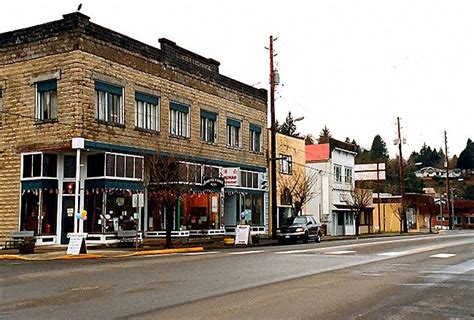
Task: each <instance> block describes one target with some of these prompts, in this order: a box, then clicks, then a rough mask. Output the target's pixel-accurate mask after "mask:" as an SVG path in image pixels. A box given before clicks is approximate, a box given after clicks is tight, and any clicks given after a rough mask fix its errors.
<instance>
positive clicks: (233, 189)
mask: <svg viewBox="0 0 474 320" xmlns="http://www.w3.org/2000/svg"><path fill="white" fill-rule="evenodd" d="M224 192H228V193H230V192H231V193H237V192H240V193H252V194H264V193H265V192H266V191H264V190H257V189H238V188H224Z"/></svg>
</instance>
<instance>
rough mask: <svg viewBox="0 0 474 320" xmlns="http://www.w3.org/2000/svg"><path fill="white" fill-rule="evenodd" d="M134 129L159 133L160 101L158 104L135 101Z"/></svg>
mask: <svg viewBox="0 0 474 320" xmlns="http://www.w3.org/2000/svg"><path fill="white" fill-rule="evenodd" d="M135 127H137V128H141V129H145V130H150V131H157V132H159V131H160V100H158V104H153V103H150V102H146V101H142V100H139V99H135Z"/></svg>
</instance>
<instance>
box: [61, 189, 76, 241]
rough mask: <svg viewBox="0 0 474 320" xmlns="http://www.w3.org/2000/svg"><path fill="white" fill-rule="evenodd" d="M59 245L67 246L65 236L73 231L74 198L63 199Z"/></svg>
mask: <svg viewBox="0 0 474 320" xmlns="http://www.w3.org/2000/svg"><path fill="white" fill-rule="evenodd" d="M61 220H62V224H61V226H62V227H61V244H67V243H68V242H69V241H68V238H67V234H68V233H69V232H73V231H74V197H63V212H62V219H61Z"/></svg>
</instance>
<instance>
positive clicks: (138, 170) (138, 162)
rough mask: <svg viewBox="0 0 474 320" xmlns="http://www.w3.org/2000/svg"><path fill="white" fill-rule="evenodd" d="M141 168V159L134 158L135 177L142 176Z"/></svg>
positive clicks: (139, 177)
mask: <svg viewBox="0 0 474 320" xmlns="http://www.w3.org/2000/svg"><path fill="white" fill-rule="evenodd" d="M142 170H143V159H142V158H135V178H136V179H141V178H142Z"/></svg>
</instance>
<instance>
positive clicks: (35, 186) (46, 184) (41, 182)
mask: <svg viewBox="0 0 474 320" xmlns="http://www.w3.org/2000/svg"><path fill="white" fill-rule="evenodd" d="M57 188H58V180H55V179H38V180H27V181H22V182H21V189H22V190H24V191H25V190H39V189H57Z"/></svg>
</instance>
